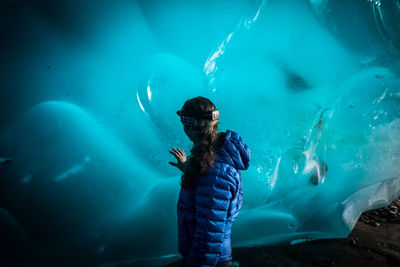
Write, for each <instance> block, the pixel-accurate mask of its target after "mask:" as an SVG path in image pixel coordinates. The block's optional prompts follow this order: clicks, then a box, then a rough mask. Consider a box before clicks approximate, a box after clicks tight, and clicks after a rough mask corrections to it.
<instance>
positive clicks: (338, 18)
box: [0, 0, 400, 266]
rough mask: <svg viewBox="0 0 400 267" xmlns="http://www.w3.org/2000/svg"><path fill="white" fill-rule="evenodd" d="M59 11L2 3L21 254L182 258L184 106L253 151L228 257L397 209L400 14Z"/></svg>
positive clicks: (313, 2)
mask: <svg viewBox="0 0 400 267" xmlns="http://www.w3.org/2000/svg"><path fill="white" fill-rule="evenodd" d="M57 2H58V3H57V4H55V3H54V1H50V0H41V1H23V0H21V1H11V0H9V1H4V3H3V4H0V7H1V8H0V17H2V18H3V19H2V20H4V21H5V22H7V23H8V24H4V25H14V26H13V27H10V28H7V29H6V28H2V29H1V33H2V34H3V35H4V36H5V37H6V38H3V39H4V40H6V41H4V44H2V46H1V49H2V50H1V51H2V55H3V58H4V60H2V61H1V62H0V66H1V69H2V70H4V71H3V73H2V74H1V75H2V77H1V80H0V85H1V86H2V91H1V93H2V95H1V97H0V104H1V105H0V106H1V107H0V108H1V109H2V112H1V115H0V176H1V179H0V200H1V202H0V219H1V222H5V223H4V225H8V226H9V230H10V232H13V231H14V230H15V232H18V233H21V235H18V238H15V240H17V241H15V242H17V243H18V244H20V245H23V246H26V247H29V248H30V249H32V251H35V252H37V254H38V255H50V254H51V253H54V255H53V254H51V255H52V258H53V257H54V261H57V262H58V261H63V262H65V261H66V260H67V262H68V261H70V262H71V263H74V262H80V263H87V265H104V266H118V265H120V264H137V265H139V266H158V265H162V264H165V263H167V262H168V261H172V260H174V259H176V258H177V225H176V224H177V222H176V202H177V198H178V192H179V179H180V172H179V171H178V170H177V169H176V168H173V167H172V166H170V165H169V164H168V161H171V160H173V159H172V158H171V154H169V153H168V150H169V149H171V148H172V147H180V148H181V149H183V150H185V151H186V152H188V151H189V150H190V148H191V146H190V145H191V144H190V141H189V139H188V138H187V137H186V136H185V134H184V132H183V129H182V125H181V123H180V121H179V119H178V117H177V116H176V110H178V109H180V108H181V106H182V105H183V103H184V101H185V100H186V99H188V98H191V97H196V96H199V95H202V96H205V97H208V98H210V99H211V100H212V101H213V102H214V103H215V104H216V106H217V108H218V109H219V110H220V123H219V129H220V131H225V130H227V129H231V130H233V131H236V132H238V133H239V134H240V135H241V136H243V138H244V140H245V141H246V143H247V144H248V145H249V148H250V149H251V152H252V159H251V163H250V168H249V170H247V171H245V172H243V173H242V181H243V193H244V203H243V207H242V210H241V213H240V215H239V217H238V219H237V221H236V222H235V223H234V225H233V232H232V240H233V244H232V245H233V246H234V247H237V246H251V245H259V244H276V243H281V242H283V243H287V244H295V243H299V242H303V241H307V240H312V239H319V238H332V237H345V236H347V235H348V234H349V233H350V231H351V229H352V228H353V226H354V224H355V222H356V221H357V219H358V216H359V215H360V214H361V212H363V211H364V210H368V209H372V208H376V207H381V206H384V205H386V204H388V203H389V202H390V201H391V200H393V199H394V198H395V197H397V196H398V195H400V154H399V151H400V139H399V138H398V136H400V67H399V66H400V63H399V62H400V61H399V58H400V57H399V53H400V29H399V28H398V25H400V23H398V20H399V18H400V10H399V9H398V7H399V6H400V5H397V6H396V5H395V4H393V3H397V4H399V3H400V2H399V1H398V0H394V1H389V0H387V1H384V0H381V1H374V2H370V1H364V0H357V1H345V0H340V1H329V0H309V1H306V0H270V1H267V0H262V1H261V0H218V1H212V0H210V1H206V0H202V1H201V0H197V1H178V0H170V1H156V0H152V1H148V0H137V1H108V2H107V1H87V2H85V4H82V3H81V1H77V0H72V1H57ZM347 2H352V3H351V4H349V3H347ZM396 25H397V26H396ZM396 27H397V28H396ZM7 229H8V228H7ZM16 229H17V230H16ZM6 231H8V230H6ZM13 233H14V232H13ZM71 255H74V256H71ZM39 258H40V257H39ZM35 260H36V258H35ZM37 260H39V259H37Z"/></svg>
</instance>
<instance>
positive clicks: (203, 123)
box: [181, 96, 225, 188]
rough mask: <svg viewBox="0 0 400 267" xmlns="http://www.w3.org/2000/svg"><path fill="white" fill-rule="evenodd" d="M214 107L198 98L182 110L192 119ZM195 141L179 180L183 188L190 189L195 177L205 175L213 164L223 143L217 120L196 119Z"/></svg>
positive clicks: (187, 103) (203, 99)
mask: <svg viewBox="0 0 400 267" xmlns="http://www.w3.org/2000/svg"><path fill="white" fill-rule="evenodd" d="M214 109H215V105H214V104H213V103H212V102H211V101H210V100H209V99H207V98H205V97H202V96H198V97H195V98H192V99H189V100H187V101H186V102H185V104H184V105H183V107H182V110H183V111H185V113H186V114H188V115H190V116H191V117H194V118H200V117H202V115H204V114H205V113H206V112H209V111H213V110H214ZM194 132H195V140H194V144H193V148H192V149H191V150H190V152H191V157H190V158H189V159H188V164H187V166H186V168H185V170H184V173H183V175H182V178H181V186H182V187H183V188H191V187H193V185H194V182H195V180H196V178H197V177H199V176H201V175H203V174H205V173H206V172H207V171H208V170H209V169H210V168H211V167H212V165H213V164H214V161H215V158H216V151H217V150H218V148H219V147H220V146H221V145H222V144H223V143H224V141H225V138H224V134H223V133H221V134H220V133H218V120H214V121H211V120H207V119H201V118H200V119H196V125H195V129H194Z"/></svg>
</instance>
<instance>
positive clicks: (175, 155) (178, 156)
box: [169, 151, 180, 159]
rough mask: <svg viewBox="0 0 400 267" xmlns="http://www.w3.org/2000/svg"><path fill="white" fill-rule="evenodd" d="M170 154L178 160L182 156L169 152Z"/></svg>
mask: <svg viewBox="0 0 400 267" xmlns="http://www.w3.org/2000/svg"><path fill="white" fill-rule="evenodd" d="M169 153H171V154H172V155H174V157H175V158H176V159H179V158H180V155H178V154H177V153H176V152H172V151H169Z"/></svg>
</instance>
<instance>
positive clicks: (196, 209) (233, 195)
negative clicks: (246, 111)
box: [177, 130, 250, 266]
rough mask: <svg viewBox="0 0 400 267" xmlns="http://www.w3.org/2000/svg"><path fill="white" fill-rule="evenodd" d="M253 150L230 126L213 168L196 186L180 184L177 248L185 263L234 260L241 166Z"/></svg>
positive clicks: (199, 263)
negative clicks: (232, 241)
mask: <svg viewBox="0 0 400 267" xmlns="http://www.w3.org/2000/svg"><path fill="white" fill-rule="evenodd" d="M249 161H250V150H249V148H248V147H247V145H246V144H245V143H244V142H243V139H242V138H241V137H240V136H239V135H238V134H237V133H235V132H233V131H230V130H227V131H226V133H225V143H224V144H223V145H222V146H221V147H220V148H219V149H218V151H217V157H216V160H215V163H214V165H213V167H212V168H210V169H209V170H208V171H207V173H205V174H204V175H203V176H200V177H199V178H198V179H197V180H196V183H195V186H194V189H184V188H181V190H180V193H179V200H178V207H177V213H178V248H179V253H180V254H181V255H182V256H183V257H186V258H187V264H186V266H215V265H216V264H217V263H218V262H223V261H230V260H232V247H231V229H232V222H233V221H234V220H235V219H236V217H237V215H238V213H239V210H240V208H241V206H242V182H241V177H240V171H239V170H246V169H247V168H248V167H249Z"/></svg>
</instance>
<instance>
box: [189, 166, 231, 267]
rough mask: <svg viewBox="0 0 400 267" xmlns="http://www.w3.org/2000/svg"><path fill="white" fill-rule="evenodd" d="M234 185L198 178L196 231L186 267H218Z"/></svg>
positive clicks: (218, 180) (215, 178) (203, 177)
mask: <svg viewBox="0 0 400 267" xmlns="http://www.w3.org/2000/svg"><path fill="white" fill-rule="evenodd" d="M231 186H232V184H231V183H230V182H229V181H228V180H226V179H224V178H222V177H219V176H217V175H211V174H209V175H205V176H202V177H200V178H199V182H198V184H197V186H196V191H195V193H196V223H197V224H196V229H195V233H194V238H193V242H192V248H191V251H190V254H189V256H188V259H187V265H186V266H187V267H189V266H190V267H192V266H193V267H194V266H215V265H216V264H217V262H218V260H219V257H220V255H221V249H222V243H223V240H224V232H225V224H226V219H227V216H228V209H229V204H230V201H231V198H232V193H231V190H230V188H231Z"/></svg>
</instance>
